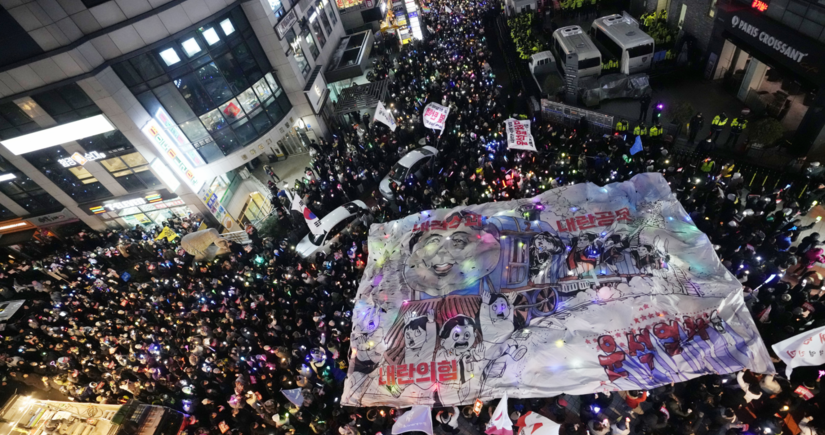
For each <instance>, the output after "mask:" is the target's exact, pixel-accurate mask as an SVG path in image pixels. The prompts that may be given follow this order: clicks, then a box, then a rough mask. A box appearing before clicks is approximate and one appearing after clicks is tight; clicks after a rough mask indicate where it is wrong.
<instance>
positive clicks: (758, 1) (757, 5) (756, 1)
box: [751, 0, 768, 12]
mask: <svg viewBox="0 0 825 435" xmlns="http://www.w3.org/2000/svg"><path fill="white" fill-rule="evenodd" d="M751 7H752V8H754V9H756V10H757V11H759V12H765V11H767V10H768V4H767V3H765V2H763V1H762V0H753V4H751Z"/></svg>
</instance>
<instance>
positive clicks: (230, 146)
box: [212, 128, 241, 155]
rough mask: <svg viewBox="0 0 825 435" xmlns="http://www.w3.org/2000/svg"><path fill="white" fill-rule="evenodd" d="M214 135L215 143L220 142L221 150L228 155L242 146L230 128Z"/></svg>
mask: <svg viewBox="0 0 825 435" xmlns="http://www.w3.org/2000/svg"><path fill="white" fill-rule="evenodd" d="M212 137H213V138H214V139H215V143H217V144H218V147H219V148H220V149H221V151H223V153H224V154H225V155H228V154H230V153H231V152H232V151H235V150H237V149H238V148H240V147H241V144H240V143H239V142H238V138H237V137H236V136H235V133H234V132H232V130H230V129H228V128H225V129H223V130H221V131H219V132H217V133H215V134H213V135H212Z"/></svg>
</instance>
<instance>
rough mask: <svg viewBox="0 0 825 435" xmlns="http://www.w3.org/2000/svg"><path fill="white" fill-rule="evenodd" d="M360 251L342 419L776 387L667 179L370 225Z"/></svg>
mask: <svg viewBox="0 0 825 435" xmlns="http://www.w3.org/2000/svg"><path fill="white" fill-rule="evenodd" d="M525 216H529V218H526V217H525ZM368 243H369V251H370V257H369V262H368V264H367V266H366V268H365V270H364V275H363V278H362V281H361V284H360V286H359V289H358V293H357V295H356V304H355V308H354V309H353V313H352V318H353V322H352V324H353V326H352V335H351V341H352V347H353V349H357V352H353V353H352V355H351V356H350V358H351V359H350V364H349V366H350V368H351V369H350V373H349V376H348V377H347V380H346V382H345V384H344V394H343V396H342V399H341V402H342V404H343V405H346V406H398V407H406V406H410V405H430V406H433V407H435V406H439V407H443V406H459V405H468V404H471V403H473V402H474V401H475V400H476V399H481V400H482V401H487V400H491V399H495V398H500V397H502V396H503V395H504V393H508V394H509V395H511V396H515V395H517V396H518V397H519V398H521V399H527V398H533V397H553V396H556V395H559V394H561V393H568V394H593V393H596V392H604V391H627V390H650V389H653V388H655V387H657V386H660V385H664V384H669V383H671V382H682V381H686V380H688V379H692V378H695V377H698V376H702V375H705V374H707V373H714V372H715V373H720V374H722V373H732V372H737V371H740V370H742V369H744V368H747V369H750V370H752V371H754V372H757V373H773V372H774V371H775V369H774V367H773V364H772V363H771V359H770V356H769V355H768V351H767V349H766V348H765V344H764V343H763V342H762V339H761V338H760V337H759V333H758V332H757V331H756V327H755V325H754V322H753V318H752V317H751V315H750V314H749V312H748V310H747V308H746V306H745V303H744V299H743V295H742V286H741V284H740V283H739V281H737V280H736V278H735V277H734V276H733V275H731V274H730V272H728V271H727V269H725V267H724V266H722V264H721V263H720V262H719V258H718V257H717V256H716V253H715V252H714V250H713V245H712V244H711V243H710V241H709V240H708V238H707V236H705V235H704V234H702V233H701V232H700V231H699V229H697V228H696V225H694V223H693V222H692V221H691V219H690V217H689V216H688V214H687V213H686V212H685V210H684V208H682V206H681V204H680V203H679V201H678V200H677V199H676V198H675V196H674V195H673V194H672V193H671V191H670V186H668V184H667V181H665V179H664V177H663V176H662V175H661V174H656V173H652V174H639V175H636V176H635V177H633V178H632V179H631V180H629V181H625V182H623V183H614V184H609V185H607V186H604V187H599V186H596V185H594V184H589V183H582V184H575V185H572V186H564V187H560V188H557V189H553V190H549V191H547V192H544V193H542V194H541V195H539V196H536V197H534V198H531V199H526V200H521V201H502V202H492V203H486V204H479V205H473V206H465V207H456V208H452V209H439V210H433V211H428V212H426V213H418V214H415V215H411V216H408V217H406V218H404V219H399V220H396V221H394V222H389V223H386V224H374V225H372V227H370V234H369V240H368Z"/></svg>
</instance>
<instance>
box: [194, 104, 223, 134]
mask: <svg viewBox="0 0 825 435" xmlns="http://www.w3.org/2000/svg"><path fill="white" fill-rule="evenodd" d="M200 119H201V122H202V123H203V126H204V127H206V130H207V131H208V132H210V133H214V132H216V131H218V130H220V129H222V128H224V127H226V120H225V119H224V118H223V116H222V115H221V112H220V111H219V110H218V109H215V110H213V111H211V112H208V113H204V114H203V115H201V117H200Z"/></svg>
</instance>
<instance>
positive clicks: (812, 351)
mask: <svg viewBox="0 0 825 435" xmlns="http://www.w3.org/2000/svg"><path fill="white" fill-rule="evenodd" d="M823 341H825V326H823V327H821V328H817V329H812V330H810V331H806V332H803V333H801V334H798V335H794V336H793V337H791V338H789V339H787V340H784V341H780V342H779V343H776V344H774V345H773V346H771V347H773V350H774V352H776V356H778V357H779V358H780V359H782V361H783V362H784V363H785V367H786V368H785V376H787V377H788V379H790V378H791V372H793V369H794V367H803V366H818V365H820V364H822V363H825V352H823V351H822V350H823V346H822V343H823Z"/></svg>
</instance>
